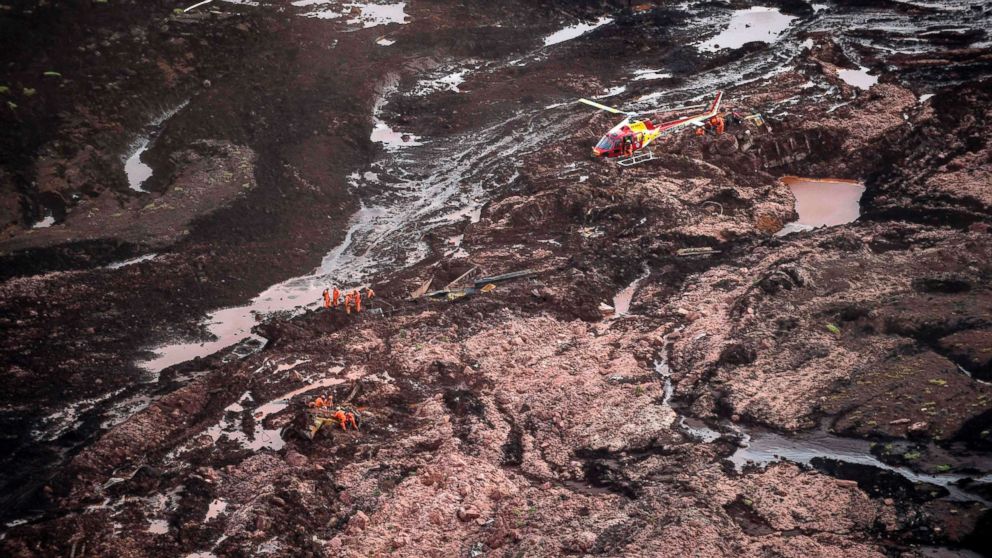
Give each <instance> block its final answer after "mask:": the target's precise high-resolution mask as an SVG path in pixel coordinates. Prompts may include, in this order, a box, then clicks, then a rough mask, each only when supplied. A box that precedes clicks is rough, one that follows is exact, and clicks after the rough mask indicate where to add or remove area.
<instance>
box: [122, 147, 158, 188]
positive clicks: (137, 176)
mask: <svg viewBox="0 0 992 558" xmlns="http://www.w3.org/2000/svg"><path fill="white" fill-rule="evenodd" d="M148 143H149V140H148V139H143V140H141V141H139V142H138V145H137V147H136V148H135V150H134V152H133V153H131V155H130V156H129V157H128V158H127V160H126V161H124V172H125V173H126V174H127V183H128V185H130V186H131V189H132V190H134V191H135V192H144V191H145V189H144V188H142V187H141V185H142V184H144V183H145V181H146V180H148V179H149V178H151V176H152V168H151V167H149V166H148V165H146V164H145V163H143V162H142V161H141V155H142V154H143V153H144V152H145V151H146V150H147V149H148Z"/></svg>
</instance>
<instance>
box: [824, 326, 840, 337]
mask: <svg viewBox="0 0 992 558" xmlns="http://www.w3.org/2000/svg"><path fill="white" fill-rule="evenodd" d="M827 331H829V332H830V333H833V334H834V335H840V328H839V327H837V326H835V325H834V324H827Z"/></svg>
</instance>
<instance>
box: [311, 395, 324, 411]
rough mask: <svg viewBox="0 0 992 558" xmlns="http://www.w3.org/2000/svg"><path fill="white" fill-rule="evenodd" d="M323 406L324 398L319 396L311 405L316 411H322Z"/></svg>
mask: <svg viewBox="0 0 992 558" xmlns="http://www.w3.org/2000/svg"><path fill="white" fill-rule="evenodd" d="M323 406H324V398H323V397H322V396H320V395H318V396H317V399H314V400H313V404H312V405H311V407H314V408H315V409H320V408H321V407H323Z"/></svg>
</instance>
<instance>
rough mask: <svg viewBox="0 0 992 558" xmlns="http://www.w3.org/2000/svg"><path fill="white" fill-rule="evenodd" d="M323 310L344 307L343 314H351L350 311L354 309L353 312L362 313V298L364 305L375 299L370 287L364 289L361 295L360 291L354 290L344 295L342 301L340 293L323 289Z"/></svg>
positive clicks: (334, 289) (336, 290)
mask: <svg viewBox="0 0 992 558" xmlns="http://www.w3.org/2000/svg"><path fill="white" fill-rule="evenodd" d="M323 296H324V308H328V309H330V308H337V307H338V306H341V305H342V304H343V305H344V312H345V314H351V309H352V308H354V309H355V312H361V311H362V299H363V296H364V300H365V303H366V304H368V303H370V302H372V299H373V298H375V291H373V290H372V287H365V293H364V294H363V293H362V290H361V289H354V290H352V291H351V292H349V293H345V295H344V299H343V300H342V298H341V291H340V290H339V289H338V288H337V287H334V288H333V290H331V289H324V293H323Z"/></svg>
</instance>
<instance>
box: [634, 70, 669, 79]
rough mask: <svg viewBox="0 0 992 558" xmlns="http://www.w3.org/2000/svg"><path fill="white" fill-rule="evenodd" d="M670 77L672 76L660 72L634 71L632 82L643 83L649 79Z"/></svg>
mask: <svg viewBox="0 0 992 558" xmlns="http://www.w3.org/2000/svg"><path fill="white" fill-rule="evenodd" d="M670 77H672V74H667V73H664V72H662V71H661V70H650V69H648V70H635V71H634V81H643V80H649V79H666V78H670Z"/></svg>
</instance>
